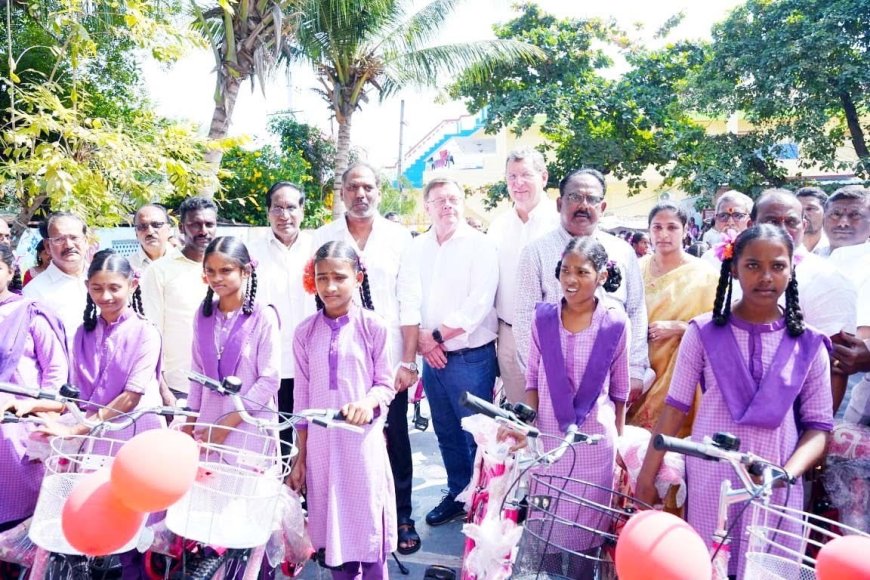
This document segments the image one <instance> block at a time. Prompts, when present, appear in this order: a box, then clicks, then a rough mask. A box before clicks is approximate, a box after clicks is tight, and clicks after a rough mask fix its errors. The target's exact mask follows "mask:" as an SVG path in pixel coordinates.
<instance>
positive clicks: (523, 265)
mask: <svg viewBox="0 0 870 580" xmlns="http://www.w3.org/2000/svg"><path fill="white" fill-rule="evenodd" d="M605 192H606V185H605V181H604V176H603V175H602V174H601V172H599V171H596V170H595V169H589V168H583V169H576V170H574V171H572V172H571V173H569V174H568V175H566V176H565V177H564V178H563V179H562V181H560V182H559V198H558V199H557V200H556V207H557V208H558V210H559V217H560V222H561V223H560V225H559V227H557V228H556V229H555V230H553V231H551V232H550V233H548V234H546V235H544V236H543V237H541V238H538V239H537V240H535V241H534V242H532V243H530V244H529V245H528V246H526V248H525V249H524V250H523V252H522V254H521V256H520V263H519V266H518V268H517V282H516V284H517V294H516V307H515V312H514V326H513V330H514V337H515V338H516V341H517V355H518V356H519V359H520V363H521V364H522V365H523V367H525V365H526V359H527V358H528V355H529V345H530V342H531V336H532V318H533V316H534V312H535V304H537V303H538V302H549V303H556V302H559V301H560V300H561V299H562V286H561V284H560V283H559V279H558V278H557V277H556V275H555V272H556V264H557V263H558V262H559V260H560V259H561V258H562V252H563V251H564V250H565V247H566V246H567V245H568V242H569V241H570V240H571V238H573V237H576V236H592V237H594V238H595V239H596V240H598V241H599V242H600V243H601V245H602V246H604V249H605V250H607V255H608V258H609V259H610V260H613V261H614V262H616V266H617V268H619V271H620V273H621V274H622V284H620V286H619V288H618V289H617V290H616V292H613V293H608V294H607V296H609V297H610V298H613V299H615V300H616V301H617V302H619V303H620V304H621V305H622V307H623V308H624V309H625V312H626V314H628V318H629V320H630V321H631V345H630V347H629V352H630V360H629V376H630V379H631V388H632V393H633V396H637V395H639V394H640V393H641V392H642V388H643V382H644V376H645V375H646V373H647V369H648V368H649V355H648V349H647V314H646V303H645V301H644V287H643V278H642V277H641V273H640V267H639V266H638V263H637V256H636V255H635V253H634V249H633V248H632V247H631V246H630V245H629V244H628V242H626V241H625V240H623V239H621V238H617V237H616V236H613V235H610V234H608V233H607V232H604V231H601V230H600V229H599V228H598V220H599V218H600V217H601V214H603V213H604V210H605V208H606V207H607V202H605V201H604V194H605ZM600 291H601V292H602V293H603V289H602V290H600Z"/></svg>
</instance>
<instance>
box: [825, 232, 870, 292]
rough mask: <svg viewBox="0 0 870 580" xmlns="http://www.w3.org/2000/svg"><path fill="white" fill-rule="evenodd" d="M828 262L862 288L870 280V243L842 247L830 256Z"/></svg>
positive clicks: (833, 251)
mask: <svg viewBox="0 0 870 580" xmlns="http://www.w3.org/2000/svg"><path fill="white" fill-rule="evenodd" d="M828 262H830V263H831V264H833V266H834V267H835V268H837V269H838V270H839V271H840V272H841V273H842V274H843V275H844V276H846V277H847V278H848V279H849V280H851V281H852V284H854V285H855V288H860V287H861V286H863V285H864V283H865V282H866V281H867V280H868V279H870V243H863V244H857V245H854V246H841V247H839V248H837V249H836V250H832V251H831V252H830V253H829V254H828Z"/></svg>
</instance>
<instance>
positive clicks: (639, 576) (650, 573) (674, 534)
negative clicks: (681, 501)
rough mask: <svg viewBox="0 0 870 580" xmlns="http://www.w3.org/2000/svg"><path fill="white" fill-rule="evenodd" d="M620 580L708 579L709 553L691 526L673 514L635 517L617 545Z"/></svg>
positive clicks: (709, 568) (711, 572)
mask: <svg viewBox="0 0 870 580" xmlns="http://www.w3.org/2000/svg"><path fill="white" fill-rule="evenodd" d="M616 573H617V575H618V576H619V580H648V579H650V578H655V579H656V580H709V578H710V577H711V576H712V574H713V567H712V565H711V564H710V552H709V551H708V550H707V546H706V545H705V544H704V541H703V540H702V539H701V536H699V535H698V532H696V531H695V530H694V529H693V528H692V527H691V526H690V525H689V524H687V523H686V522H684V521H683V520H681V519H680V518H678V517H677V516H675V515H673V514H669V513H667V512H660V511H652V510H650V511H644V512H640V513H639V514H637V515H635V516H633V517H632V518H631V519H630V520H628V523H627V524H626V525H625V527H624V528H623V529H622V532H620V534H619V540H618V541H617V543H616Z"/></svg>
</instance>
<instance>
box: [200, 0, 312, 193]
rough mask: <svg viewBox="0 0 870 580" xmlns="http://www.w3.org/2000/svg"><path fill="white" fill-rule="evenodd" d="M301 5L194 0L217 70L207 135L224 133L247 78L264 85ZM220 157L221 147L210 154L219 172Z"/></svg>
mask: <svg viewBox="0 0 870 580" xmlns="http://www.w3.org/2000/svg"><path fill="white" fill-rule="evenodd" d="M297 4H298V1H297V0H218V5H217V6H211V7H208V8H203V7H201V6H199V5H198V4H197V3H196V1H194V2H191V5H192V7H193V8H192V9H193V13H194V17H195V20H194V23H193V27H194V29H195V30H197V31H199V32H200V33H201V34H202V35H203V36H204V37H205V38H206V40H207V41H208V43H209V44H210V45H211V48H212V51H213V52H214V58H215V65H216V67H215V70H216V72H217V82H216V85H215V95H214V100H215V107H214V113H213V114H212V118H211V125H210V126H209V131H208V137H209V140H217V139H222V138H224V137H226V135H227V130H228V129H229V125H230V121H231V119H232V116H233V109H234V107H235V104H236V97H237V96H238V94H239V88H240V87H241V85H242V83H243V82H244V81H246V80H248V79H250V81H251V83H252V86H253V85H254V84H256V80H259V81H260V88H261V89H263V90H265V83H264V81H265V78H266V76H267V75H268V74H269V73H270V72H271V71H272V70H273V69H274V68H275V66H276V65H277V64H278V62H279V57H280V55H281V54H282V51H283V50H284V49H285V48H286V44H287V41H288V38H289V37H290V36H291V35H292V33H293V31H294V29H295V27H296V20H297V18H296V17H297V16H298V12H297V11H296V10H295V6H296V5H297ZM222 157H223V151H222V150H221V149H219V148H212V149H210V150H209V151H208V153H207V154H206V160H207V161H208V162H209V163H210V164H211V166H212V167H213V168H214V171H215V175H216V174H217V169H218V168H219V167H220V162H221V158H222ZM216 185H217V183H216V180H215V182H213V183H212V185H211V186H210V187H209V188H207V189H205V190H203V191H202V192H201V193H203V194H204V195H209V196H210V195H213V194H214V189H215V186H216Z"/></svg>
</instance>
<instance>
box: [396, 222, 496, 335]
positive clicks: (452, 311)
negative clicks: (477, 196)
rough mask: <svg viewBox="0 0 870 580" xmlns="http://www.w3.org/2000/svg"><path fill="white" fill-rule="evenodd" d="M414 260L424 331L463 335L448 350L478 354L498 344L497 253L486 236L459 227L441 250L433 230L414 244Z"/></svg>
mask: <svg viewBox="0 0 870 580" xmlns="http://www.w3.org/2000/svg"><path fill="white" fill-rule="evenodd" d="M412 260H413V263H414V264H415V265H416V268H417V272H418V280H419V284H420V286H421V288H422V295H423V304H422V309H421V312H422V317H421V318H422V324H423V327H424V328H433V329H434V328H438V327H439V326H441V325H444V326H447V327H449V328H461V329H463V330H464V331H465V332H463V333H462V334H460V335H458V336H456V337H454V338H451V339H450V340H448V341H446V342H445V343H444V348H445V349H446V350H448V351H452V350H459V349H463V348H477V347H479V346H484V345H485V344H488V343H490V342H492V341H493V340H495V338H496V336H497V335H498V317H497V316H496V313H495V292H496V288H498V253H497V251H496V248H495V244H493V243H492V241H491V240H490V239H489V238H488V237H487V236H486V235H484V234H482V233H481V232H479V231H477V230H475V229H474V228H472V227H471V226H469V225H467V224H466V223H465V222H464V221H461V222H460V223H459V224H458V225H457V227H456V231H455V232H454V233H453V235H452V236H450V238H449V239H448V240H446V241H445V242H444V243H443V244H439V243H438V239H437V238H436V237H435V228H432V229H430V230H429V231H428V232H426V233H425V234H421V235H419V236H417V238H415V239H414V242H413V244H412Z"/></svg>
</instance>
